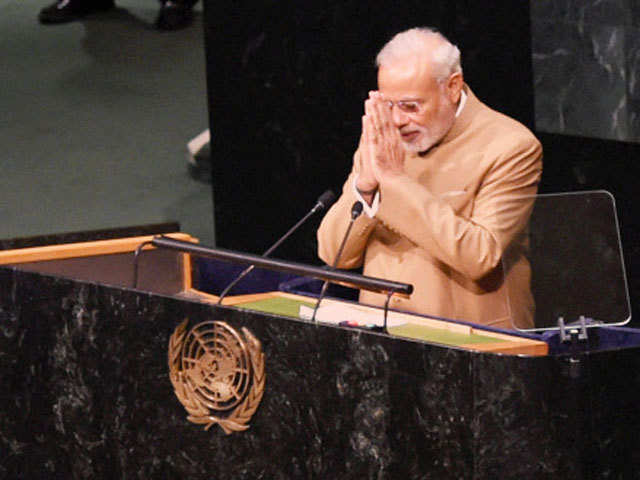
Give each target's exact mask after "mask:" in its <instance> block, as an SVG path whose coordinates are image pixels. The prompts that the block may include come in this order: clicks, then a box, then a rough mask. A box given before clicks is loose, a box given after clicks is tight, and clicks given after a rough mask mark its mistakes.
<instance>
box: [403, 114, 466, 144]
mask: <svg viewBox="0 0 640 480" xmlns="http://www.w3.org/2000/svg"><path fill="white" fill-rule="evenodd" d="M455 109H456V106H455V105H453V106H452V107H451V108H450V107H448V106H444V108H441V110H440V111H439V112H438V116H437V118H436V121H435V122H432V124H431V125H429V126H428V127H427V126H424V125H412V126H411V128H410V130H412V131H418V132H419V133H418V136H417V137H416V139H415V140H413V141H410V142H406V141H404V140H403V141H402V143H403V145H404V148H405V150H407V151H408V152H413V153H422V152H426V151H427V150H429V149H430V148H431V147H433V146H434V145H435V144H436V143H438V142H439V141H440V140H442V139H443V138H444V136H445V135H446V134H447V133H448V132H449V130H451V127H452V126H453V122H454V121H455V119H456V110H455Z"/></svg>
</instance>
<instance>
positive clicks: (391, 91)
mask: <svg viewBox="0 0 640 480" xmlns="http://www.w3.org/2000/svg"><path fill="white" fill-rule="evenodd" d="M429 63H430V62H429V61H426V60H424V59H422V60H419V59H416V58H412V59H407V60H402V61H396V62H393V63H391V64H388V65H383V66H381V67H380V68H379V69H378V89H379V90H380V91H381V92H382V94H383V95H385V96H388V97H390V98H395V99H399V98H424V97H426V96H429V95H430V94H432V93H433V92H434V91H435V90H437V88H438V82H437V81H436V79H435V77H434V75H433V69H432V68H431V66H430V65H429Z"/></svg>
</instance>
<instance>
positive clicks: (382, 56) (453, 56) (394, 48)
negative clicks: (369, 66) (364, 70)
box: [376, 27, 462, 80]
mask: <svg viewBox="0 0 640 480" xmlns="http://www.w3.org/2000/svg"><path fill="white" fill-rule="evenodd" d="M434 42H437V43H435V45H436V47H435V48H434V47H433V45H434ZM425 57H426V58H430V60H431V62H433V66H434V70H435V72H434V73H435V76H436V78H437V79H438V80H444V79H446V78H448V77H449V76H450V75H452V74H454V73H462V66H461V65H460V50H459V49H458V47H456V46H455V45H454V44H452V43H451V42H450V41H449V40H447V38H446V37H445V36H444V35H442V34H441V33H440V32H438V31H437V30H435V29H433V28H430V27H417V28H411V29H409V30H405V31H404V32H400V33H398V34H396V35H395V36H394V37H393V38H392V39H391V40H389V41H388V42H387V44H386V45H385V46H384V47H382V49H381V50H380V52H379V53H378V56H377V57H376V67H378V68H380V67H381V66H383V65H389V64H391V63H394V62H397V61H399V60H406V59H408V58H425Z"/></svg>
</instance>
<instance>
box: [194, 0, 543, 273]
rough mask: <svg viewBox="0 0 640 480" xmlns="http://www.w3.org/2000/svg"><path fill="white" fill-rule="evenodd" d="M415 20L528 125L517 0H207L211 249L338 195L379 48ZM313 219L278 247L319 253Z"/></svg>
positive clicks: (260, 234) (258, 244) (279, 226)
mask: <svg viewBox="0 0 640 480" xmlns="http://www.w3.org/2000/svg"><path fill="white" fill-rule="evenodd" d="M504 19H508V20H509V21H503V20H504ZM425 24H426V25H431V26H435V27H437V28H439V29H440V30H442V31H443V33H445V34H446V35H447V36H449V37H450V38H451V39H452V40H453V41H454V42H456V43H458V44H459V46H460V48H461V50H462V52H463V56H464V68H465V72H466V75H467V80H468V81H469V83H470V84H471V85H472V88H473V89H474V91H475V92H476V93H477V94H478V95H479V96H480V97H481V98H483V99H484V100H485V101H486V102H487V103H488V104H490V105H492V106H494V107H495V108H498V109H500V110H503V111H505V112H507V113H509V114H511V115H513V116H515V117H516V118H518V119H520V120H522V121H523V122H525V123H527V124H529V125H530V126H532V123H533V95H532V81H531V79H532V72H531V62H530V58H531V52H530V39H529V33H528V32H529V30H530V29H529V9H528V6H527V5H526V4H523V3H521V2H518V3H516V4H514V2H508V1H504V2H496V3H494V5H493V8H492V9H491V11H489V10H488V9H486V8H480V7H478V6H477V5H476V3H474V2H467V1H461V0H457V1H454V2H422V1H409V2H402V3H400V4H398V3H396V2H389V1H384V0H375V1H371V2H361V1H346V2H345V1H323V2H295V1H292V0H288V1H277V2H275V1H269V0H266V1H261V2H238V1H227V0H223V1H218V0H216V1H215V2H213V1H210V2H205V39H206V45H207V49H206V53H207V75H208V82H207V83H208V89H209V104H210V115H211V119H210V122H211V130H212V132H213V134H212V154H213V158H214V162H213V163H214V165H215V168H214V204H215V219H216V243H217V244H218V245H219V246H223V247H229V248H236V249H239V250H246V251H250V252H255V253H258V252H262V251H263V250H265V249H266V248H267V247H268V246H269V245H270V244H271V243H272V242H273V241H274V240H275V238H276V237H277V236H278V235H279V234H281V233H283V232H284V231H285V230H286V229H287V228H288V227H289V226H290V225H291V224H293V223H294V222H295V220H296V219H297V218H298V217H299V216H301V215H302V214H303V213H304V212H305V211H306V210H307V209H308V208H310V207H311V206H312V205H313V203H314V202H315V199H316V198H317V196H318V195H319V194H321V193H322V192H323V191H324V190H325V189H326V188H329V187H331V188H333V189H335V190H336V193H337V190H338V189H339V188H341V185H342V182H343V180H344V179H345V178H346V174H347V173H348V171H349V169H350V166H351V155H352V154H353V151H354V149H355V147H356V145H357V142H358V138H359V135H360V122H361V120H360V118H361V115H362V111H363V101H364V99H365V98H366V97H367V92H368V91H369V90H371V89H374V88H375V87H376V80H375V68H374V58H375V55H376V53H377V51H378V50H379V49H380V48H381V46H382V45H383V44H384V43H385V42H386V41H387V40H388V39H389V38H390V37H391V36H392V35H393V34H395V33H397V32H398V31H400V30H403V29H406V28H409V27H412V26H416V25H425ZM514 85H516V86H517V88H513V86H514ZM274 212H277V214H275V215H274ZM316 226H317V223H316V224H313V223H311V224H310V225H309V228H307V229H306V231H305V232H302V233H301V234H300V235H299V236H298V238H299V239H301V240H299V241H298V242H295V241H294V242H289V243H288V244H286V245H283V246H282V249H281V250H280V251H279V252H278V256H282V257H287V258H295V259H298V260H305V261H316V262H317V260H316V254H315V250H316V247H315V234H314V232H315V228H316Z"/></svg>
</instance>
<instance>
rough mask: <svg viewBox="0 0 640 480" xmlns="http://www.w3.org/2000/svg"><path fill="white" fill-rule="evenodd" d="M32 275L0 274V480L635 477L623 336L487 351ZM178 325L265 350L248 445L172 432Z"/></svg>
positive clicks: (630, 378)
mask: <svg viewBox="0 0 640 480" xmlns="http://www.w3.org/2000/svg"><path fill="white" fill-rule="evenodd" d="M169 263H170V262H169ZM169 263H168V264H169ZM29 270H35V269H34V268H31V267H28V268H27V267H25V266H21V265H15V266H2V267H0V385H2V389H1V390H0V478H2V479H4V478H6V479H13V478H38V479H39V478H118V479H120V478H145V479H156V478H157V479H165V478H172V479H173V478H189V479H211V478H234V479H235V478H247V479H249V478H281V479H285V478H286V479H289V478H292V479H293V478H322V479H325V478H341V479H342V478H345V479H349V478H351V479H363V478H371V479H380V478H437V479H447V478H457V479H458V478H463V479H495V478H513V479H528V478H532V479H533V478H535V479H540V478H566V479H585V478H586V479H590V478H638V465H640V453H639V452H638V449H637V448H635V445H634V443H633V442H631V441H630V439H631V438H633V435H634V434H635V432H637V431H638V428H639V427H640V414H639V412H638V408H637V395H638V393H637V392H638V391H640V350H639V349H638V346H637V344H638V340H637V336H638V332H637V331H632V330H629V329H612V330H611V331H610V332H609V334H608V335H607V337H608V338H609V340H611V339H612V338H613V339H614V340H616V338H614V337H617V340H619V342H613V343H608V344H606V345H605V342H601V348H600V349H599V350H592V351H575V352H568V351H564V350H562V349H555V351H553V352H552V353H551V354H549V355H546V356H538V357H529V356H510V355H497V354H488V353H478V352H472V351H467V350H462V349H456V348H447V347H443V346H440V345H436V344H430V343H428V342H421V341H410V340H406V339H402V338H398V337H392V336H388V335H385V334H380V333H375V332H367V331H362V330H353V329H348V328H341V327H335V326H329V325H313V324H309V323H307V322H305V321H302V320H295V319H292V318H285V317H280V316H277V315H270V314H263V313H257V312H251V311H248V310H242V309H239V308H233V307H225V306H215V305H211V304H207V303H205V302H202V301H197V300H187V299H184V298H181V296H180V295H179V294H178V293H173V292H172V291H171V289H170V288H169V289H168V290H165V291H164V293H158V292H154V288H153V285H151V286H150V287H141V288H139V289H132V288H131V287H130V286H127V285H126V281H124V280H123V281H122V284H120V285H119V284H118V281H117V280H113V281H111V282H110V284H106V283H105V282H102V281H92V280H87V279H84V280H83V279H77V278H76V279H71V278H65V277H64V276H60V275H56V274H53V273H48V274H44V273H39V272H37V271H29ZM98 273H99V272H98ZM158 277H159V276H158ZM126 278H129V277H128V274H126V275H123V279H126ZM176 292H177V290H176ZM186 318H188V319H189V320H190V322H192V323H198V322H201V321H205V320H224V321H226V322H228V324H229V325H231V326H232V327H234V328H236V329H239V328H241V327H247V328H248V329H249V330H251V331H252V332H253V334H254V335H255V336H256V337H257V338H259V339H260V340H261V342H262V345H263V349H264V352H265V357H266V375H267V377H266V378H267V380H266V389H265V394H264V397H263V399H262V403H261V404H260V406H259V408H258V410H257V412H256V413H255V415H254V417H253V418H252V420H251V426H250V428H249V429H248V430H247V431H246V432H241V433H234V434H232V435H225V434H224V433H223V432H222V430H221V429H219V428H218V427H217V426H214V428H212V429H211V430H209V431H205V430H204V429H203V428H202V427H201V426H197V425H194V424H192V423H189V422H188V421H187V420H186V413H185V411H184V409H183V407H182V406H181V405H180V403H179V402H178V400H177V399H176V397H175V395H174V393H173V390H172V386H171V383H170V381H169V375H168V367H167V346H168V341H169V337H170V336H171V334H172V332H173V331H174V329H175V328H176V326H177V325H178V324H179V323H180V322H181V321H183V320H184V319H186ZM600 335H601V336H602V339H604V331H603V333H601V334H600ZM593 340H594V341H597V338H596V337H593ZM630 340H631V342H630ZM625 342H626V343H627V345H626V346H623V344H624V343H625ZM634 344H635V346H634Z"/></svg>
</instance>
